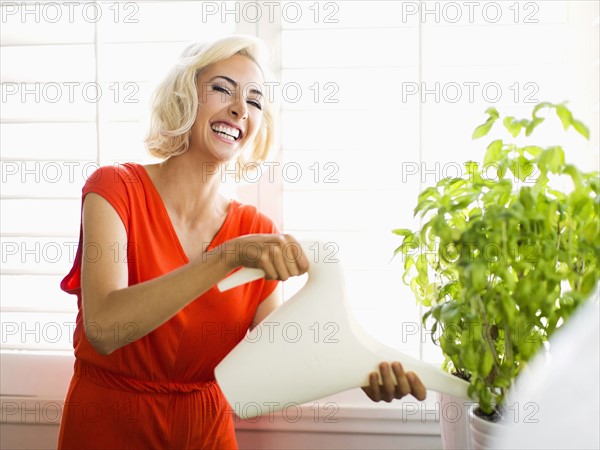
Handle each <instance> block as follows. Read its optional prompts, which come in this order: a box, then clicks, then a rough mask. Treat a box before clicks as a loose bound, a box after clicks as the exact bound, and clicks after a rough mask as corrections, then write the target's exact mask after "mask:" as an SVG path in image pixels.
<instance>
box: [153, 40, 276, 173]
mask: <svg viewBox="0 0 600 450" xmlns="http://www.w3.org/2000/svg"><path fill="white" fill-rule="evenodd" d="M234 55H243V56H246V57H248V58H250V59H251V60H252V61H254V62H255V63H256V64H257V65H258V67H259V68H260V69H261V71H262V73H263V76H264V77H265V79H266V78H267V76H268V75H269V74H268V73H267V72H266V68H267V63H268V49H267V46H266V44H265V43H264V42H263V41H262V40H260V39H259V38H256V37H254V36H243V35H236V36H229V37H226V38H222V39H219V40H217V41H214V42H210V43H199V44H192V45H190V46H188V47H187V48H186V49H185V50H184V51H183V53H182V54H181V56H180V57H179V59H178V61H177V62H176V64H175V65H174V66H173V68H172V69H171V71H170V72H169V73H168V75H167V76H166V77H165V79H164V80H163V81H162V82H161V83H160V84H159V85H158V87H157V88H156V90H155V92H154V96H153V99H152V115H151V120H150V129H149V130H148V133H147V135H146V138H145V140H144V142H145V144H146V148H147V149H148V151H149V152H150V154H152V155H153V156H155V157H157V158H162V159H167V158H170V157H171V156H176V155H180V154H182V153H184V152H186V151H187V150H188V148H189V144H190V130H191V128H192V125H193V124H194V122H195V120H196V113H197V111H198V88H197V76H198V73H199V72H200V71H201V70H202V69H204V68H205V67H207V66H209V65H211V64H214V63H216V62H219V61H223V60H225V59H228V58H230V57H232V56H234ZM268 97H269V96H268V95H265V96H264V100H263V119H262V124H261V127H260V129H259V130H258V133H257V134H256V137H255V139H254V145H253V149H252V152H251V153H250V155H248V158H247V159H246V157H245V156H244V153H246V152H245V151H244V152H243V153H242V154H240V155H239V156H238V162H240V163H242V164H245V163H246V162H249V161H253V162H260V161H264V160H265V159H266V157H267V155H268V153H269V151H270V149H271V147H272V145H273V143H274V140H275V137H274V129H275V123H274V122H275V116H274V106H273V104H272V103H271V99H269V98H268ZM245 150H246V149H245Z"/></svg>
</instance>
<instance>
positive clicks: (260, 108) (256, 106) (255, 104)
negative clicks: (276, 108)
mask: <svg viewBox="0 0 600 450" xmlns="http://www.w3.org/2000/svg"><path fill="white" fill-rule="evenodd" d="M248 104H249V105H252V106H254V107H255V108H258V109H259V110H261V111H262V109H263V107H262V105H261V103H260V102H259V101H258V100H248Z"/></svg>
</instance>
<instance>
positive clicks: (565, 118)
mask: <svg viewBox="0 0 600 450" xmlns="http://www.w3.org/2000/svg"><path fill="white" fill-rule="evenodd" d="M556 115H557V116H558V117H559V119H560V121H561V122H562V125H563V128H564V129H565V130H566V129H567V128H569V126H571V121H572V120H573V114H571V111H569V110H568V109H567V107H566V106H565V105H556Z"/></svg>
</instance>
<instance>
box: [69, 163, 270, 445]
mask: <svg viewBox="0 0 600 450" xmlns="http://www.w3.org/2000/svg"><path fill="white" fill-rule="evenodd" d="M89 192H94V193H97V194H99V195H101V196H102V197H104V198H105V199H106V200H107V201H108V202H110V204H111V205H112V206H113V208H114V209H115V210H116V211H117V213H118V214H119V216H120V218H121V220H122V221H123V224H124V225H125V229H126V231H127V237H128V244H127V247H126V248H117V246H116V245H115V246H113V248H111V250H112V253H113V254H112V255H111V256H112V257H115V258H122V259H125V258H126V261H127V265H128V270H129V285H134V284H136V283H141V282H143V281H146V280H150V279H152V278H155V277H158V276H160V275H163V274H165V273H167V272H170V271H172V270H174V269H176V268H178V267H180V266H182V265H184V264H186V263H188V262H189V261H188V259H187V257H186V255H185V253H184V251H183V248H182V247H181V244H180V242H179V240H178V238H177V235H176V234H175V231H174V229H173V226H172V223H171V221H170V219H169V216H168V214H167V210H166V208H165V206H164V203H163V202H162V199H161V198H160V196H159V194H158V191H157V190H156V188H155V187H154V185H153V183H152V181H151V179H150V177H149V176H148V173H147V172H146V170H145V169H144V168H143V167H142V166H140V165H139V164H131V163H127V164H123V165H118V166H106V167H101V168H99V169H98V170H97V171H96V172H94V174H92V176H91V177H90V178H89V179H88V180H87V181H86V184H85V186H84V188H83V196H82V199H83V198H84V197H85V195H86V194H87V193H89ZM82 203H83V200H82ZM276 232H277V229H276V227H275V225H274V224H273V222H272V221H271V220H270V219H268V218H267V217H266V216H264V215H262V214H261V213H259V212H258V211H257V210H256V208H254V207H253V206H250V205H243V204H240V203H238V202H236V201H232V203H231V204H230V207H229V211H228V213H227V217H226V219H225V222H224V223H223V226H222V227H221V229H220V230H219V231H218V232H217V234H216V235H215V237H214V238H213V241H212V242H211V243H210V245H209V247H208V249H207V251H210V250H211V249H213V248H214V247H216V246H218V245H220V244H222V243H223V242H225V241H227V240H229V239H232V238H235V237H238V236H241V235H245V234H251V233H276ZM92 246H93V245H90V247H92ZM84 252H85V253H84ZM83 255H85V257H87V258H91V259H93V258H95V257H98V255H97V249H93V248H89V249H87V248H86V249H83V248H82V236H81V233H80V238H79V248H78V250H77V256H76V259H75V261H74V264H73V267H72V269H71V271H70V273H69V274H68V275H67V276H66V277H65V278H64V279H63V280H62V283H61V288H62V289H63V290H64V291H66V292H68V293H72V294H76V295H77V304H78V307H79V311H78V314H77V319H76V326H75V331H74V340H73V346H74V349H75V367H74V374H73V377H72V379H71V383H70V385H69V390H68V392H67V396H66V400H65V406H64V409H63V414H62V420H61V426H60V432H59V441H58V448H59V449H78V450H82V449H103V450H107V449H146V450H147V449H200V448H206V449H229V448H234V449H235V448H237V442H236V439H235V433H234V427H233V417H232V414H233V413H232V412H231V409H230V407H229V405H228V404H227V401H226V400H225V397H224V396H223V394H222V392H221V390H220V389H219V386H218V385H217V384H216V382H215V377H214V368H215V367H216V365H217V364H218V363H219V362H220V361H221V360H222V359H223V358H224V357H225V356H226V355H227V353H229V351H230V350H231V349H232V348H233V347H235V345H236V344H237V343H238V342H240V341H241V340H242V339H243V338H244V336H245V334H246V332H247V330H248V327H249V326H250V323H251V321H252V319H253V317H254V314H255V312H256V309H257V307H258V305H259V304H260V302H261V301H263V300H264V299H265V298H267V297H268V296H269V295H270V294H271V293H272V292H273V290H274V289H275V287H276V285H277V282H276V281H266V280H258V281H254V282H251V283H248V284H246V285H243V286H240V287H238V288H235V289H232V290H230V291H227V292H224V293H220V292H218V290H217V289H216V287H212V288H211V289H210V290H208V291H207V292H206V293H204V294H203V295H202V296H200V297H198V298H197V299H195V300H194V301H193V302H191V303H190V304H188V306H186V307H185V308H183V309H182V310H181V311H180V312H179V313H177V314H176V315H175V316H174V317H172V318H171V319H170V320H169V321H167V322H166V323H164V324H163V325H161V326H160V327H158V328H157V329H156V330H154V331H152V332H151V333H149V334H147V335H146V336H144V337H142V338H141V339H138V340H136V341H134V342H131V343H129V344H127V345H125V346H123V347H121V348H119V349H118V350H116V351H114V352H113V353H111V354H110V355H100V354H99V353H97V352H96V351H95V350H94V348H93V347H92V346H91V344H90V342H89V341H88V338H87V337H86V334H85V332H84V328H83V318H82V311H81V284H80V278H81V259H82V257H83ZM133 327H135V324H131V328H130V329H131V330H132V331H133ZM90 330H93V327H91V328H90ZM117 330H118V329H117V328H116V327H114V328H112V329H108V330H102V332H105V333H116V332H117ZM98 332H100V331H99V330H98ZM125 337H126V336H125ZM120 338H123V336H120ZM240 370H241V371H243V370H245V369H244V368H243V367H240Z"/></svg>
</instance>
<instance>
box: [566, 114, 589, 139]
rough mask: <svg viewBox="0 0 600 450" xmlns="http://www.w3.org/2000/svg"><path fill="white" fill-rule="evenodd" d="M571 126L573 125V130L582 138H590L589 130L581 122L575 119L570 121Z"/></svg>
mask: <svg viewBox="0 0 600 450" xmlns="http://www.w3.org/2000/svg"><path fill="white" fill-rule="evenodd" d="M571 125H573V128H575V129H576V130H577V132H578V133H579V134H581V135H582V136H583V137H584V138H586V139H589V138H590V129H589V128H588V127H587V126H586V125H585V124H584V123H583V122H581V121H579V120H577V119H573V120H571Z"/></svg>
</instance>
